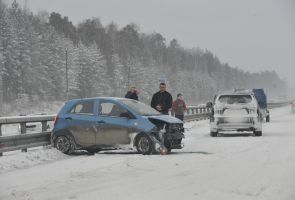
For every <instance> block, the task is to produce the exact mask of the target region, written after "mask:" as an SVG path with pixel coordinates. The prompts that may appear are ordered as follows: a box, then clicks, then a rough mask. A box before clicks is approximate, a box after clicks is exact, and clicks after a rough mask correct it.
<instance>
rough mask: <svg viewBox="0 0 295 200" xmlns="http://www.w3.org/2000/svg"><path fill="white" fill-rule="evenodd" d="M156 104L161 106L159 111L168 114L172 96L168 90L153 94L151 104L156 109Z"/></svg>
mask: <svg viewBox="0 0 295 200" xmlns="http://www.w3.org/2000/svg"><path fill="white" fill-rule="evenodd" d="M157 105H159V106H161V107H162V110H161V111H160V112H161V113H163V114H166V115H168V111H169V109H170V108H171V106H172V96H171V94H170V93H169V92H167V91H165V92H160V91H159V92H157V93H155V94H154V95H153V98H152V101H151V106H152V107H153V108H154V109H156V107H157Z"/></svg>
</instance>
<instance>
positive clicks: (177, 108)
mask: <svg viewBox="0 0 295 200" xmlns="http://www.w3.org/2000/svg"><path fill="white" fill-rule="evenodd" d="M185 110H186V105H185V102H184V101H183V100H181V99H176V100H175V101H174V102H173V104H172V113H173V114H175V115H184V111H185Z"/></svg>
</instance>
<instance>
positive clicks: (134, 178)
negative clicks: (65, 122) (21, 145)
mask: <svg viewBox="0 0 295 200" xmlns="http://www.w3.org/2000/svg"><path fill="white" fill-rule="evenodd" d="M271 117H272V118H271V123H267V124H264V125H263V136H262V137H253V136H252V135H247V134H245V135H242V136H241V135H223V136H221V137H217V138H211V137H210V136H209V134H208V133H209V126H208V121H201V122H190V123H188V124H186V127H187V128H188V129H189V131H187V133H186V139H185V145H186V146H185V148H184V149H182V150H178V151H174V152H173V153H172V154H170V155H165V156H161V155H151V156H143V155H140V154H136V153H134V152H132V151H113V152H101V153H99V154H96V155H95V156H88V155H86V154H83V153H82V154H81V155H75V156H66V155H63V154H61V153H59V152H57V151H56V150H55V149H34V150H30V151H29V152H28V153H20V152H13V153H9V154H6V155H5V156H3V157H0V200H10V199H26V200H29V199H30V200H33V199H34V200H41V199H48V200H49V199H50V200H51V199H52V200H59V199H88V200H90V199H115V200H118V199H128V200H132V199H141V200H145V199H146V200H150V199H169V200H170V199H177V200H179V199H198V200H216V199H218V200H244V199H245V200H255V199H257V200H278V199H279V200H294V199H295V114H291V113H290V108H289V107H286V108H280V109H275V110H273V111H271Z"/></svg>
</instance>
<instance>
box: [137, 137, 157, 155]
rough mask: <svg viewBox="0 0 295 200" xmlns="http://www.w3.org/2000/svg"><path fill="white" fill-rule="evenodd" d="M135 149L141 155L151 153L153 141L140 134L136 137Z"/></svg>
mask: <svg viewBox="0 0 295 200" xmlns="http://www.w3.org/2000/svg"><path fill="white" fill-rule="evenodd" d="M136 149H137V151H138V152H139V153H141V154H143V155H150V154H152V153H153V141H152V140H151V139H150V137H149V136H147V135H141V136H139V138H138V139H137V142H136Z"/></svg>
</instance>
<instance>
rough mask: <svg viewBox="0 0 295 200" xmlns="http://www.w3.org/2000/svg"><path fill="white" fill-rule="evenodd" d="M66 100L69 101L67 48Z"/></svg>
mask: <svg viewBox="0 0 295 200" xmlns="http://www.w3.org/2000/svg"><path fill="white" fill-rule="evenodd" d="M66 98H67V100H69V79H68V48H66Z"/></svg>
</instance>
